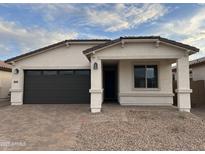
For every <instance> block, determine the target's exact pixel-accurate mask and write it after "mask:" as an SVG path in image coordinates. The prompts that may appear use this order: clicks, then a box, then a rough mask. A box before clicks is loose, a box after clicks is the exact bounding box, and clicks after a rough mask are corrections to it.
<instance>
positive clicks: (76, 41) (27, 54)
mask: <svg viewBox="0 0 205 154" xmlns="http://www.w3.org/2000/svg"><path fill="white" fill-rule="evenodd" d="M107 41H110V40H109V39H87V40H85V39H78V40H77V39H76V40H74V39H73V40H64V41H61V42H58V43H55V44H52V45H49V46H46V47H43V48H40V49H37V50H34V51H31V52H28V53H25V54H21V55H19V56H16V57H13V58H10V59H7V60H6V61H5V62H6V63H9V62H11V61H16V60H18V59H21V58H24V57H27V56H31V55H33V54H37V53H40V52H42V51H46V50H49V49H52V48H55V47H58V46H62V45H69V44H75V43H77V44H79V43H80V44H81V43H92V42H99V43H100V42H103V43H104V42H107Z"/></svg>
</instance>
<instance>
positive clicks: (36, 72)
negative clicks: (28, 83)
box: [26, 71, 41, 76]
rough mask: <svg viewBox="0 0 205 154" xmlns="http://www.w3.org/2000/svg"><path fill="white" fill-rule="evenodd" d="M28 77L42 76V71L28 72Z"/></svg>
mask: <svg viewBox="0 0 205 154" xmlns="http://www.w3.org/2000/svg"><path fill="white" fill-rule="evenodd" d="M26 74H27V75H32V76H40V75H41V71H26Z"/></svg>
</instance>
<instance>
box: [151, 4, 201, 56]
mask: <svg viewBox="0 0 205 154" xmlns="http://www.w3.org/2000/svg"><path fill="white" fill-rule="evenodd" d="M203 14H205V7H204V6H202V7H201V8H200V9H199V10H197V11H196V12H193V13H192V15H191V16H189V17H186V18H184V19H177V20H173V21H168V22H165V23H160V24H158V25H155V26H156V28H155V29H154V30H153V34H154V35H161V36H164V37H170V38H173V37H175V38H178V41H181V42H183V43H186V44H189V45H193V46H196V47H198V48H200V52H199V53H197V54H195V55H193V56H191V59H196V58H199V57H201V56H205V16H204V15H203ZM159 27H160V28H159Z"/></svg>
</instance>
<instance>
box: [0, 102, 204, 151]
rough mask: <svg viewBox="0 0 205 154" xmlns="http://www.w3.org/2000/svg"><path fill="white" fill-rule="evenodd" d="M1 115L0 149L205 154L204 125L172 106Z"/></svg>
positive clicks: (35, 108)
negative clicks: (193, 153) (190, 153)
mask: <svg viewBox="0 0 205 154" xmlns="http://www.w3.org/2000/svg"><path fill="white" fill-rule="evenodd" d="M0 117H1V119H0V123H1V125H0V150H205V133H204V132H205V123H204V121H202V119H201V118H199V117H197V116H195V115H193V114H192V113H181V112H178V111H177V110H176V109H175V108H171V107H170V108H168V107H167V108H166V107H164V108H163V107H122V106H119V105H104V106H103V111H102V113H97V114H91V113H90V112H89V106H88V105H23V106H7V107H2V108H0ZM5 142H6V143H8V142H9V143H12V142H14V143H23V144H15V145H11V144H8V145H6V146H5ZM2 143H4V144H2Z"/></svg>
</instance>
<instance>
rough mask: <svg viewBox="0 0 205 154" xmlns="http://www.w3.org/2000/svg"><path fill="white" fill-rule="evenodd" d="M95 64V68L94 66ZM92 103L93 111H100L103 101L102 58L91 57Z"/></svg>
mask: <svg viewBox="0 0 205 154" xmlns="http://www.w3.org/2000/svg"><path fill="white" fill-rule="evenodd" d="M94 65H95V68H94ZM90 95H91V103H90V108H91V112H92V113H96V112H100V111H101V107H102V101H103V89H102V62H101V60H100V59H97V58H94V57H91V89H90Z"/></svg>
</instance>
